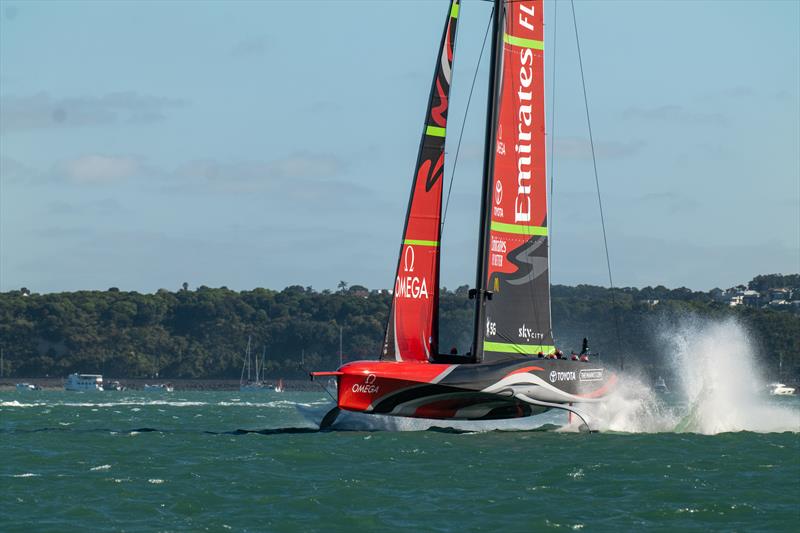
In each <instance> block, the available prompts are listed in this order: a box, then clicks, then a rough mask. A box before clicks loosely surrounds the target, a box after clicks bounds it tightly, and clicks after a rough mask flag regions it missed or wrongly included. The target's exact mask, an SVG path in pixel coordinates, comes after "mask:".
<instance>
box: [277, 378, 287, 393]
mask: <svg viewBox="0 0 800 533" xmlns="http://www.w3.org/2000/svg"><path fill="white" fill-rule="evenodd" d="M284 390H286V389H285V388H284V386H283V380H282V379H279V380H278V382H277V383H276V384H275V392H283V391H284Z"/></svg>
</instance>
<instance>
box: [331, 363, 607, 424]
mask: <svg viewBox="0 0 800 533" xmlns="http://www.w3.org/2000/svg"><path fill="white" fill-rule="evenodd" d="M315 375H317V376H322V375H334V376H336V378H337V380H338V398H337V403H338V407H339V408H340V409H345V410H348V411H357V412H363V413H371V414H383V415H391V416H404V417H413V418H430V419H448V420H499V419H507V418H520V417H525V416H531V415H535V414H539V413H542V412H544V411H547V410H548V409H549V407H548V406H544V405H537V404H535V403H531V402H529V401H525V400H523V399H520V396H522V397H524V398H526V399H533V400H534V401H537V402H542V403H546V404H563V405H565V406H566V405H569V404H573V403H581V402H594V401H597V400H598V399H599V398H601V397H602V396H604V395H605V394H607V393H608V391H609V390H610V389H611V388H612V387H613V385H614V383H615V382H616V376H615V375H614V374H613V373H611V372H608V371H606V370H605V369H604V368H603V367H602V366H601V365H597V364H595V363H591V362H580V361H571V360H562V359H530V358H524V359H512V360H506V361H499V362H493V363H478V364H474V363H473V364H433V363H416V362H395V361H357V362H353V363H349V364H346V365H344V366H342V367H341V368H340V369H339V370H338V371H336V372H319V373H315Z"/></svg>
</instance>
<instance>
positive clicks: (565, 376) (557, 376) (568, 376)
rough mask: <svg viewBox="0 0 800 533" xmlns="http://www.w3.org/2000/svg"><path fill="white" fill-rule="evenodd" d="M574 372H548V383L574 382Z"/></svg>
mask: <svg viewBox="0 0 800 533" xmlns="http://www.w3.org/2000/svg"><path fill="white" fill-rule="evenodd" d="M575 379H576V376H575V371H574V370H570V371H568V372H556V371H555V370H552V371H551V372H550V383H555V382H556V381H575Z"/></svg>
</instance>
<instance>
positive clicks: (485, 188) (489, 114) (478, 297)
mask: <svg viewBox="0 0 800 533" xmlns="http://www.w3.org/2000/svg"><path fill="white" fill-rule="evenodd" d="M502 28H503V0H494V16H493V24H492V53H491V56H490V63H489V96H488V98H487V101H486V139H485V144H484V147H483V179H482V181H483V183H482V186H481V210H480V213H481V218H480V230H479V233H478V266H477V268H476V272H475V289H474V290H473V291H470V293H471V296H474V298H475V325H474V326H475V327H474V340H473V343H472V357H473V358H474V360H475V362H480V361H481V360H482V359H483V333H484V329H483V328H482V327H481V324H482V323H483V315H484V313H483V305H484V298H485V297H486V289H485V285H486V274H485V271H486V242H487V240H488V239H487V235H488V232H489V217H490V215H489V209H488V205H489V196H490V194H491V184H492V178H493V170H494V165H493V156H492V154H494V145H495V133H496V128H497V120H496V115H497V92H498V87H499V79H500V77H499V76H498V75H497V71H498V69H499V67H500V66H501V62H500V59H501V58H500V54H501V53H502V52H503V46H502V38H503V32H502Z"/></svg>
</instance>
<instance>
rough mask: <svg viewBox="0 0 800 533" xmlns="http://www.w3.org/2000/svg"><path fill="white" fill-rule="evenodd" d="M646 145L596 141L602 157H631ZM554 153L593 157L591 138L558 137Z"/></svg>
mask: <svg viewBox="0 0 800 533" xmlns="http://www.w3.org/2000/svg"><path fill="white" fill-rule="evenodd" d="M645 145H646V143H645V142H644V141H632V142H619V141H598V142H596V143H595V155H596V156H597V157H598V158H602V159H618V158H621V157H629V156H632V155H636V154H638V153H639V152H641V151H642V149H643V148H644V147H645ZM553 154H554V155H555V157H557V158H565V159H582V160H584V159H591V158H592V145H591V144H590V143H589V139H580V138H577V137H556V140H555V146H554V147H553Z"/></svg>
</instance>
